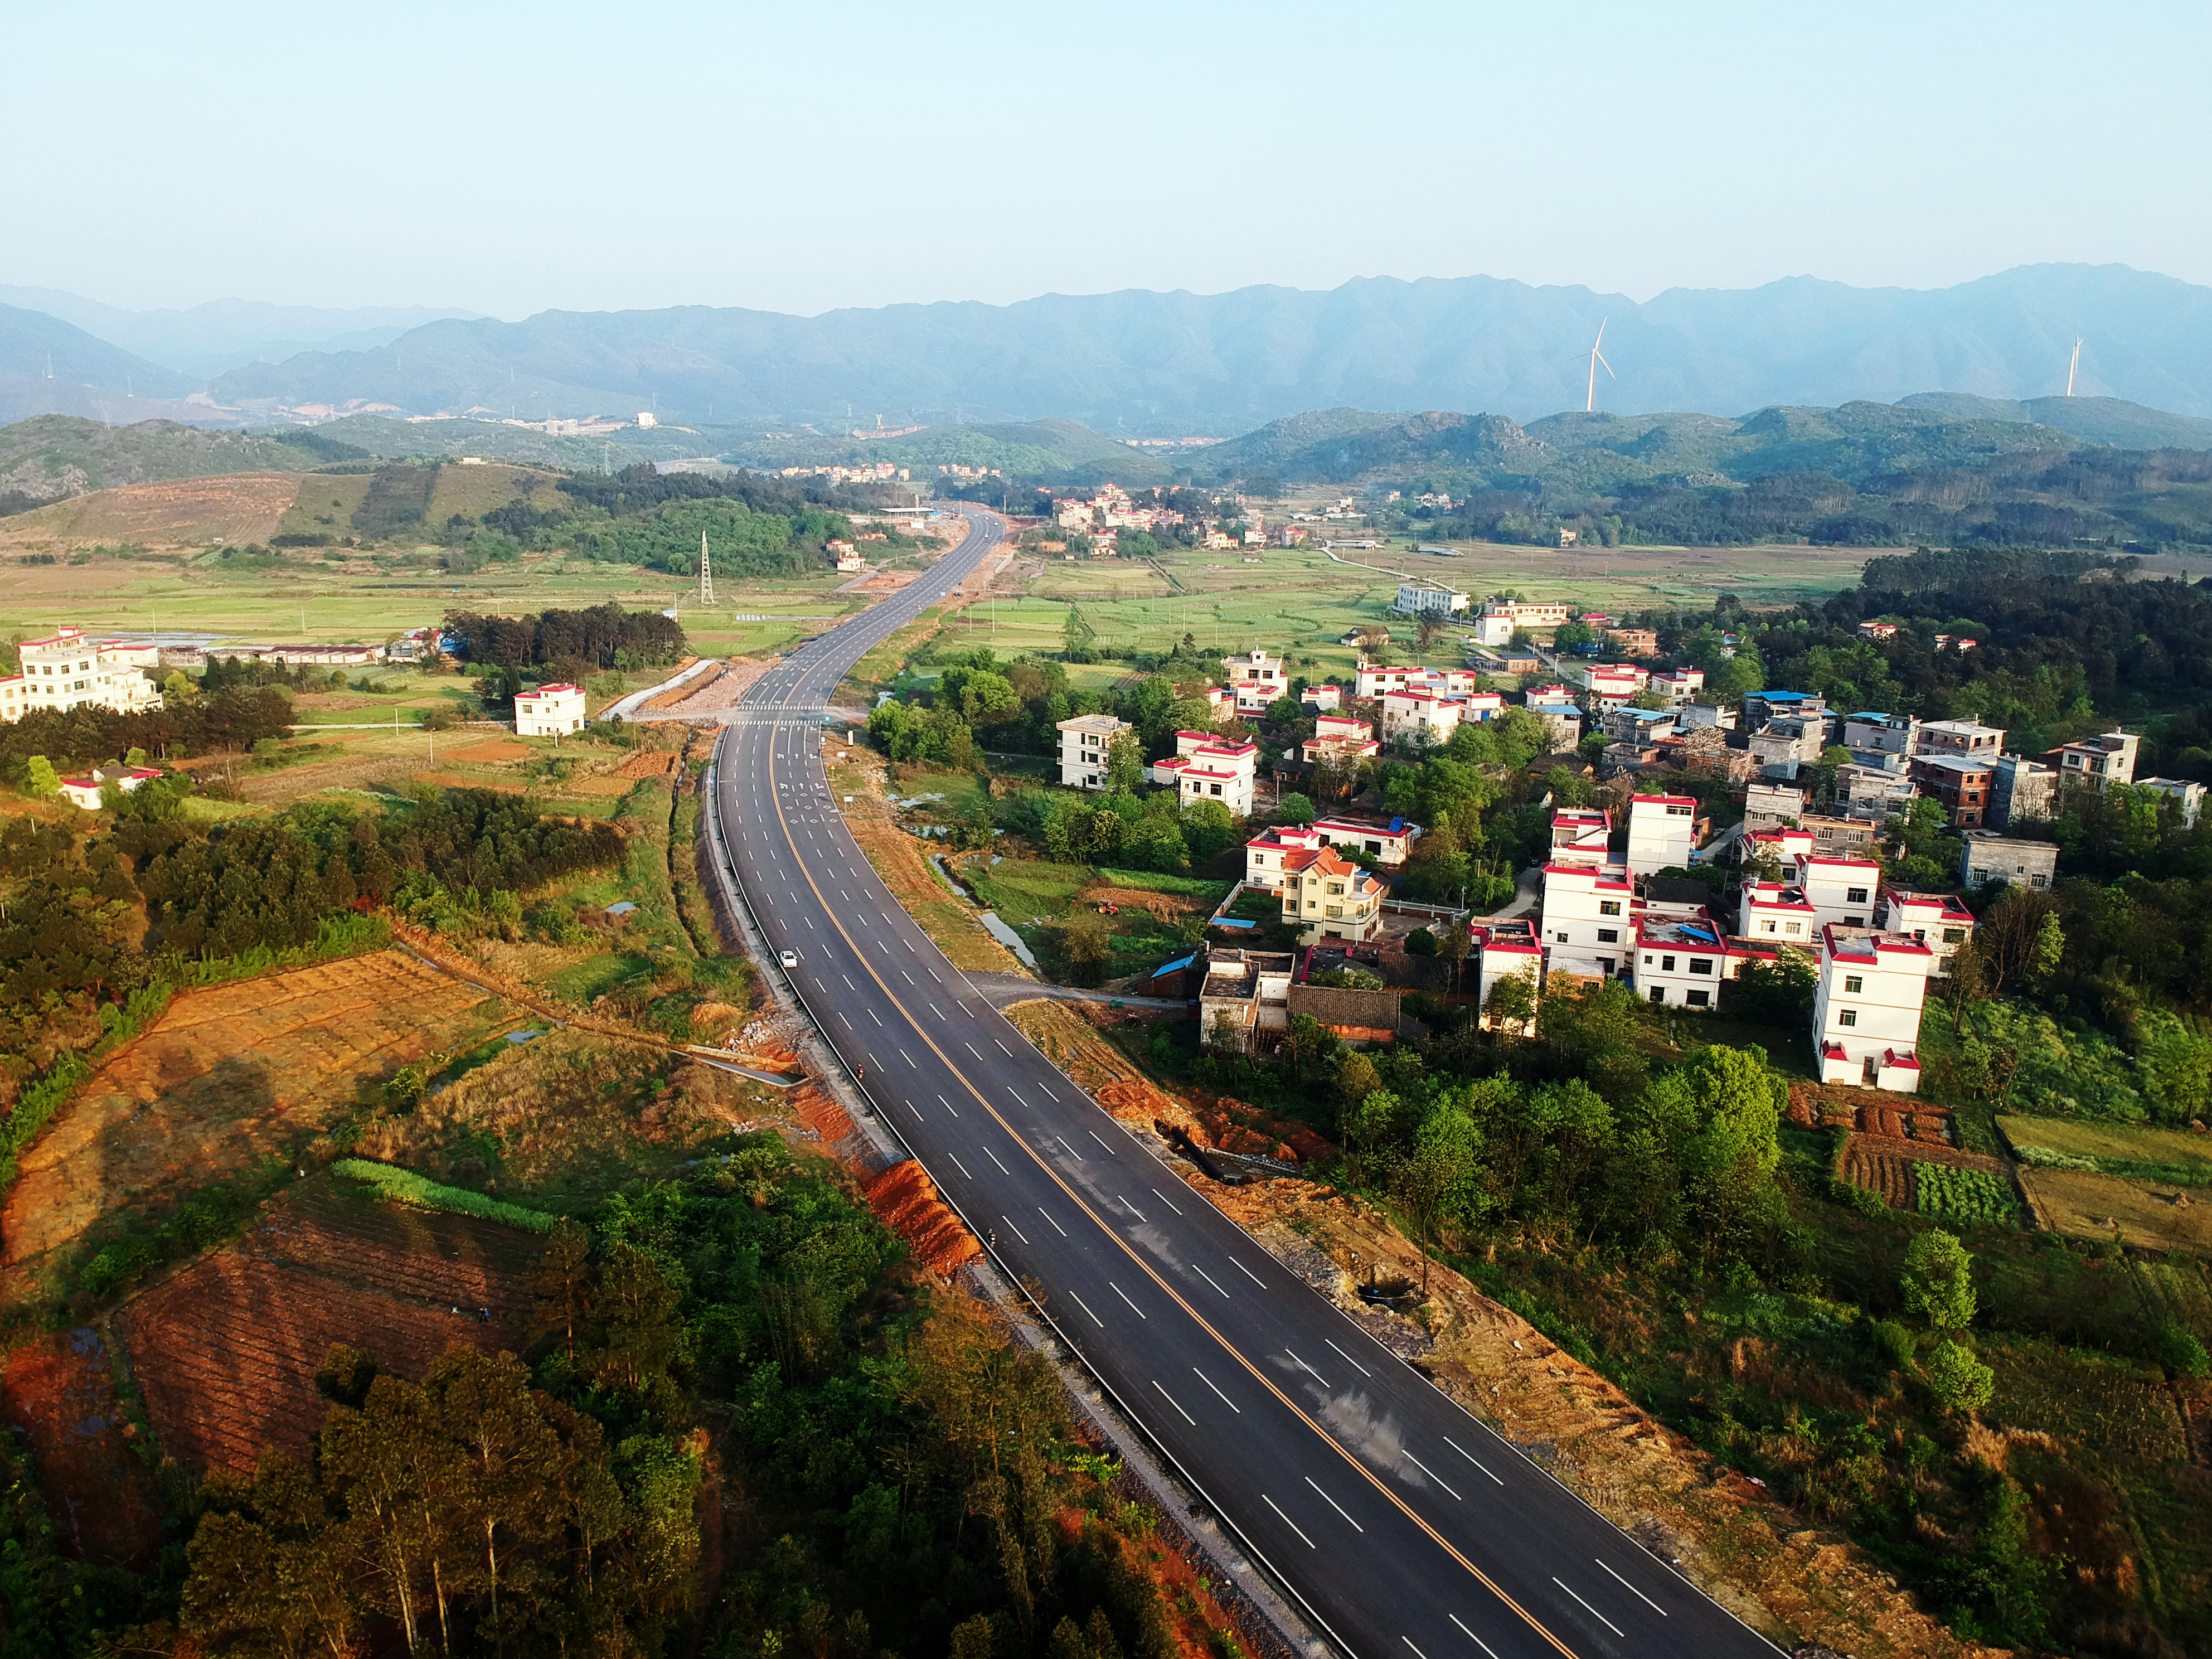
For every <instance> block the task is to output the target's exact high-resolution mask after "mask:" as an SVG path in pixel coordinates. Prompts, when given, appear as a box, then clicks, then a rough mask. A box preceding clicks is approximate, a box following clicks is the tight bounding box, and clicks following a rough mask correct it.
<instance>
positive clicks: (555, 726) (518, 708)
mask: <svg viewBox="0 0 2212 1659" xmlns="http://www.w3.org/2000/svg"><path fill="white" fill-rule="evenodd" d="M583 729H584V688H583V687H581V686H580V685H569V684H566V683H565V682H564V683H562V684H557V685H541V686H539V687H538V689H537V690H535V691H518V692H516V693H515V694H514V733H515V735H516V736H517V737H520V738H551V737H559V736H562V735H565V734H566V733H568V732H580V731H582V730H583Z"/></svg>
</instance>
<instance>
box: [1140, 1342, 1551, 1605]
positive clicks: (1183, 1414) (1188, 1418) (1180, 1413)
mask: <svg viewBox="0 0 2212 1659" xmlns="http://www.w3.org/2000/svg"><path fill="white" fill-rule="evenodd" d="M1152 1386H1153V1387H1154V1388H1156V1389H1160V1380H1159V1378H1158V1377H1157V1376H1156V1377H1154V1378H1153V1379H1152ZM1160 1398H1161V1399H1163V1400H1164V1401H1167V1402H1168V1404H1169V1405H1170V1406H1174V1407H1175V1408H1176V1416H1177V1417H1180V1418H1181V1419H1182V1420H1183V1421H1184V1422H1186V1423H1188V1424H1189V1425H1191V1427H1193V1428H1196V1427H1197V1426H1198V1419H1196V1418H1194V1417H1193V1416H1192V1415H1191V1414H1190V1413H1188V1412H1187V1411H1185V1410H1184V1409H1183V1408H1182V1406H1180V1405H1178V1404H1177V1403H1176V1397H1175V1396H1174V1395H1171V1394H1170V1393H1169V1392H1168V1391H1167V1390H1166V1389H1160ZM1569 1593H1570V1594H1571V1593H1572V1592H1569Z"/></svg>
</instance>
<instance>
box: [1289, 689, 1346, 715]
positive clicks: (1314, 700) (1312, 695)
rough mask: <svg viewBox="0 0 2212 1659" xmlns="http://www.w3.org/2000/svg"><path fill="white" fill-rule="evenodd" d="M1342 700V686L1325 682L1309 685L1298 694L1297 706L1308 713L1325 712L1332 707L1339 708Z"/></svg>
mask: <svg viewBox="0 0 2212 1659" xmlns="http://www.w3.org/2000/svg"><path fill="white" fill-rule="evenodd" d="M1343 702H1344V688H1343V687H1342V686H1340V685H1330V684H1327V683H1326V682H1324V683H1323V684H1320V685H1310V686H1308V687H1306V689H1305V690H1304V691H1302V692H1300V693H1299V694H1298V703H1299V706H1300V707H1302V708H1304V709H1305V711H1306V712H1307V713H1308V714H1326V713H1327V712H1328V710H1330V709H1332V708H1340V707H1341V706H1342V705H1343Z"/></svg>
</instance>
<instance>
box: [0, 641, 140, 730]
mask: <svg viewBox="0 0 2212 1659" xmlns="http://www.w3.org/2000/svg"><path fill="white" fill-rule="evenodd" d="M17 650H18V651H19V653H21V658H22V665H23V671H22V672H21V673H20V674H11V675H9V677H8V678H5V679H0V720H21V719H22V717H23V716H24V715H25V714H28V713H29V712H30V711H31V710H32V709H33V708H54V709H61V710H64V711H66V710H68V709H71V708H87V707H91V708H108V709H112V710H113V711H114V712H115V713H117V714H144V713H146V712H147V711H149V709H155V708H160V707H161V693H160V692H158V691H156V690H155V689H154V683H153V681H151V680H149V679H148V678H146V676H145V675H144V674H143V672H141V670H143V669H148V668H151V667H153V666H154V665H155V663H156V661H157V660H158V658H159V653H158V652H157V651H156V650H155V647H153V646H150V645H126V644H125V643H124V642H123V641H121V640H94V639H93V638H92V637H91V636H90V635H88V634H87V633H86V632H85V631H84V630H83V629H81V628H64V629H61V630H60V631H59V632H58V633H54V634H50V635H47V636H46V638H45V639H42V640H26V641H24V642H23V643H22V644H21V646H19V647H17Z"/></svg>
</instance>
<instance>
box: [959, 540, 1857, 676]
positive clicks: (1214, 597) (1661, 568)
mask: <svg viewBox="0 0 2212 1659" xmlns="http://www.w3.org/2000/svg"><path fill="white" fill-rule="evenodd" d="M1452 545H1454V546H1456V547H1459V548H1461V549H1462V550H1463V552H1464V555H1465V556H1463V557H1461V558H1457V559H1440V558H1436V557H1433V556H1424V555H1421V554H1418V553H1415V552H1413V550H1412V548H1411V545H1410V544H1407V543H1404V542H1396V543H1394V544H1392V545H1391V547H1390V548H1389V549H1388V550H1382V551H1376V552H1346V553H1345V554H1344V555H1343V557H1345V558H1346V559H1359V560H1364V561H1368V562H1370V563H1372V564H1375V565H1379V566H1383V567H1385V568H1364V567H1363V566H1360V565H1354V564H1340V563H1337V562H1334V561H1333V560H1331V559H1330V558H1329V556H1328V554H1327V553H1325V552H1323V551H1322V550H1320V549H1319V548H1313V549H1306V548H1268V549H1266V550H1263V551H1261V552H1259V553H1256V554H1252V553H1243V552H1237V551H1232V550H1222V551H1215V552H1207V551H1204V550H1194V549H1176V550H1170V551H1168V552H1165V553H1163V554H1162V555H1161V556H1159V557H1158V559H1157V560H1153V561H1150V562H1133V561H1129V560H1123V559H1087V560H1082V561H1078V562H1057V563H1048V564H1047V566H1046V567H1045V568H1044V570H1043V572H1042V574H1039V575H1038V576H1037V578H1036V580H1034V581H1032V582H1031V583H1030V589H1029V593H1028V595H1027V598H1026V599H1025V601H1024V604H1025V605H1034V604H1035V603H1036V601H1040V600H1042V601H1050V602H1053V603H1055V604H1057V605H1060V606H1062V607H1063V608H1065V607H1069V606H1072V607H1073V608H1074V609H1075V611H1077V612H1079V614H1080V616H1081V618H1082V620H1083V621H1084V622H1085V623H1087V624H1088V625H1089V626H1090V627H1091V629H1093V630H1094V631H1095V632H1096V634H1097V640H1098V643H1100V644H1101V645H1103V646H1107V647H1112V648H1115V649H1121V650H1144V651H1158V650H1163V649H1164V648H1165V647H1167V646H1168V645H1169V644H1170V642H1171V641H1174V640H1176V639H1179V638H1181V637H1182V635H1184V634H1186V633H1188V634H1192V635H1196V637H1197V639H1198V641H1199V643H1200V645H1203V646H1208V647H1218V648H1219V649H1221V650H1223V651H1231V652H1238V651H1245V650H1249V649H1250V648H1251V647H1254V646H1261V647H1267V648H1269V649H1273V650H1280V651H1283V652H1285V653H1295V654H1296V655H1297V656H1298V657H1300V658H1301V659H1303V658H1305V657H1308V656H1310V657H1311V658H1312V659H1314V660H1313V664H1312V665H1311V666H1312V668H1313V670H1314V671H1315V677H1316V678H1318V677H1319V676H1320V675H1322V674H1326V673H1329V672H1338V673H1342V672H1346V671H1349V670H1350V669H1351V667H1352V662H1353V659H1354V657H1355V656H1356V654H1357V653H1356V652H1355V651H1354V650H1353V649H1352V647H1347V646H1340V645H1339V644H1338V643H1337V641H1338V640H1339V639H1340V637H1341V636H1342V635H1344V634H1345V633H1346V632H1347V631H1349V630H1350V629H1353V628H1356V627H1358V625H1360V624H1361V623H1372V622H1383V623H1389V622H1390V621H1391V620H1393V617H1392V615H1391V612H1390V611H1389V606H1390V605H1391V604H1392V603H1393V602H1394V601H1395V599H1396V598H1397V596H1398V583H1399V580H1400V575H1401V574H1404V575H1405V576H1407V577H1424V578H1429V579H1432V580H1437V581H1443V582H1448V583H1449V584H1451V585H1452V586H1455V587H1460V588H1463V589H1465V590H1466V591H1467V592H1469V593H1471V594H1473V595H1474V597H1475V598H1476V599H1478V600H1480V599H1481V597H1482V596H1483V595H1485V594H1486V593H1490V592H1495V591H1497V590H1498V589H1500V588H1510V589H1513V590H1515V591H1516V592H1521V593H1522V594H1524V595H1526V596H1527V597H1528V598H1529V599H1572V600H1575V601H1577V602H1578V603H1581V604H1584V605H1591V606H1593V607H1602V608H1605V609H1608V610H1619V611H1634V610H1643V609H1645V608H1647V607H1650V606H1653V605H1709V604H1710V603H1711V601H1712V599H1713V598H1714V596H1715V595H1717V594H1719V593H1722V592H1732V593H1735V595H1737V596H1738V597H1739V598H1740V599H1743V600H1744V601H1745V602H1746V603H1747V604H1751V605H1760V604H1765V605H1784V604H1792V605H1794V604H1796V602H1798V601H1799V600H1801V599H1809V598H1819V597H1824V596H1826V595H1827V594H1830V593H1833V592H1838V591H1839V590H1840V589H1842V588H1844V587H1847V586H1851V585H1852V584H1853V583H1855V582H1857V580H1858V576H1859V572H1860V570H1861V568H1863V566H1864V564H1865V562H1866V560H1867V559H1868V557H1869V556H1870V550H1868V549H1865V548H1851V549H1839V548H1815V547H1794V546H1779V545H1777V546H1761V547H1743V548H1638V547H1630V548H1590V549H1586V550H1585V549H1573V548H1571V549H1566V550H1559V549H1553V548H1537V547H1515V546H1505V545H1502V544H1492V543H1457V544H1452ZM1249 559H1256V560H1257V562H1254V563H1248V562H1246V561H1247V560H1249ZM1064 617H1065V609H1063V618H1064ZM1002 625H1003V624H1002ZM1302 665H1303V664H1302Z"/></svg>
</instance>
